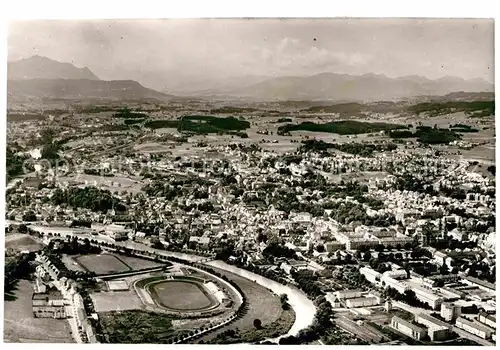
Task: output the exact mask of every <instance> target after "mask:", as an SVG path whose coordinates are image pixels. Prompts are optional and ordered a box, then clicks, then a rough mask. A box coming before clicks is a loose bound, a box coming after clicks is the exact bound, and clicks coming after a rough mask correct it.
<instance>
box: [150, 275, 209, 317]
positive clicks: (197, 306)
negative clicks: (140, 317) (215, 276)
mask: <svg viewBox="0 0 500 350" xmlns="http://www.w3.org/2000/svg"><path fill="white" fill-rule="evenodd" d="M202 288H203V287H202V286H201V285H198V284H197V283H193V282H185V281H165V282H159V283H154V284H153V285H151V286H149V288H148V291H149V292H150V294H151V296H152V297H153V298H154V299H156V300H157V302H158V303H159V304H160V305H162V306H164V307H166V308H167V309H173V310H179V311H193V310H201V309H206V308H208V307H210V306H212V305H213V304H214V301H213V300H212V299H211V298H210V297H209V296H208V294H207V292H206V291H204V290H203V289H202Z"/></svg>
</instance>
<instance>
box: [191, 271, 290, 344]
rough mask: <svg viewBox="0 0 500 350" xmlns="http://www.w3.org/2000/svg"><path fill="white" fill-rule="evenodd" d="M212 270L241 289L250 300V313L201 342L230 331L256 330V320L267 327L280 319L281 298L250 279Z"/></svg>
mask: <svg viewBox="0 0 500 350" xmlns="http://www.w3.org/2000/svg"><path fill="white" fill-rule="evenodd" d="M211 268H213V269H214V270H215V271H217V272H219V273H221V274H223V275H226V276H227V277H228V278H229V279H231V280H232V281H233V282H234V283H235V284H237V285H238V286H239V287H240V288H241V290H242V292H243V294H244V295H245V296H246V297H247V300H248V312H247V313H246V314H245V316H243V317H242V318H240V319H238V320H237V321H235V322H234V323H231V324H230V325H228V326H225V327H222V328H220V329H218V330H217V331H215V332H213V333H210V334H207V335H206V336H204V337H202V338H200V339H201V340H203V341H208V340H210V339H213V338H215V336H216V335H217V334H219V333H222V332H224V331H226V330H228V329H235V328H238V329H240V331H244V330H247V329H255V327H254V325H253V321H254V320H255V319H256V318H258V319H259V320H261V321H262V326H263V327H265V326H267V325H269V324H271V323H272V322H274V321H276V320H277V319H278V318H279V317H280V315H281V313H282V311H283V309H282V307H281V302H280V300H279V297H278V296H277V295H275V294H273V292H271V291H269V290H268V289H267V288H265V287H262V286H261V285H259V284H257V283H255V282H252V281H250V280H249V279H246V278H244V277H241V276H238V275H236V274H234V273H231V272H228V271H225V270H221V269H218V268H215V267H212V266H211Z"/></svg>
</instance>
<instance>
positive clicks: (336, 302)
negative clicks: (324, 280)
mask: <svg viewBox="0 0 500 350" xmlns="http://www.w3.org/2000/svg"><path fill="white" fill-rule="evenodd" d="M325 298H326V300H327V301H328V302H329V303H330V305H332V307H333V308H337V307H340V306H341V304H340V300H339V299H338V298H337V297H336V296H335V293H331V292H330V293H326V296H325Z"/></svg>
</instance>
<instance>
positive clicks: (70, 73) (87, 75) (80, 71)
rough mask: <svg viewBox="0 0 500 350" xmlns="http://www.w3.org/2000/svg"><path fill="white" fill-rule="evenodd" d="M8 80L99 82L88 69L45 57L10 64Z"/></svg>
mask: <svg viewBox="0 0 500 350" xmlns="http://www.w3.org/2000/svg"><path fill="white" fill-rule="evenodd" d="M7 79H8V80H30V79H88V80H99V78H98V77H96V76H95V74H94V73H92V71H91V70H90V69H89V68H87V67H84V68H78V67H75V66H74V65H72V64H71V63H65V62H59V61H54V60H51V59H50V58H47V57H43V56H32V57H30V58H23V59H21V60H19V61H15V62H9V64H8V66H7Z"/></svg>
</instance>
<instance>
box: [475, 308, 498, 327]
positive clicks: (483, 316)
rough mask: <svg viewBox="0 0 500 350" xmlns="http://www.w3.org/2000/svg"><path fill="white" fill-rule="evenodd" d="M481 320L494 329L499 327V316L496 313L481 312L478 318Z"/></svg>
mask: <svg viewBox="0 0 500 350" xmlns="http://www.w3.org/2000/svg"><path fill="white" fill-rule="evenodd" d="M477 319H478V321H479V322H481V323H484V324H485V325H487V326H488V327H491V328H493V329H496V328H497V318H496V317H495V316H494V315H490V314H487V313H486V312H481V313H479V317H478V318H477Z"/></svg>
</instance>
